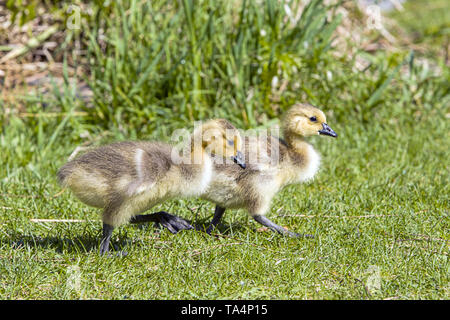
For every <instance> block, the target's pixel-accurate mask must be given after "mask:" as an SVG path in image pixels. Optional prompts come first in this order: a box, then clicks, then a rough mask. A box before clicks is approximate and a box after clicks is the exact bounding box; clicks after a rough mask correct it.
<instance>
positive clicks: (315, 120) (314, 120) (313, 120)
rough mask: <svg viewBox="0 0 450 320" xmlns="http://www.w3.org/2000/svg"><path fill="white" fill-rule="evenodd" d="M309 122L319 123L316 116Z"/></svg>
mask: <svg viewBox="0 0 450 320" xmlns="http://www.w3.org/2000/svg"><path fill="white" fill-rule="evenodd" d="M309 120H311V121H312V122H317V118H316V116H312V117H311V118H309Z"/></svg>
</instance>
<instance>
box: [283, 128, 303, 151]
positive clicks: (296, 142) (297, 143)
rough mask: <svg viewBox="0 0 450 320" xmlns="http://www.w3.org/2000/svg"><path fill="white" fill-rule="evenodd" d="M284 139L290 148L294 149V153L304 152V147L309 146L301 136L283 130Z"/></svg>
mask: <svg viewBox="0 0 450 320" xmlns="http://www.w3.org/2000/svg"><path fill="white" fill-rule="evenodd" d="M284 139H285V141H286V143H287V145H288V147H289V149H290V150H293V151H295V152H296V153H304V151H305V150H306V148H307V147H308V146H309V143H307V142H306V141H305V139H304V137H303V136H299V135H297V134H294V133H291V132H286V131H285V132H284Z"/></svg>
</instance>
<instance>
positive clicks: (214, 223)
mask: <svg viewBox="0 0 450 320" xmlns="http://www.w3.org/2000/svg"><path fill="white" fill-rule="evenodd" d="M224 212H225V208H222V207H220V206H216V209H215V211H214V217H213V219H212V221H211V224H210V225H209V227H208V229H206V233H207V234H209V235H211V232H212V231H213V230H214V229H215V228H216V226H217V225H218V224H219V222H220V220H221V219H222V217H223V214H224Z"/></svg>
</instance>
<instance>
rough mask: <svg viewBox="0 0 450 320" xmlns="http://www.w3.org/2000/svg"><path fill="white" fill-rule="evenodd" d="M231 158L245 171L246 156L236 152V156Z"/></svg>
mask: <svg viewBox="0 0 450 320" xmlns="http://www.w3.org/2000/svg"><path fill="white" fill-rule="evenodd" d="M231 158H232V159H233V161H234V163H237V164H238V165H239V166H240V167H241V168H242V169H245V162H244V156H243V154H242V152H240V151H238V152H236V155H235V156H234V157H231Z"/></svg>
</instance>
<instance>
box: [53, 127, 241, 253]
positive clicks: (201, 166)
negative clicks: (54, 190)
mask: <svg viewBox="0 0 450 320" xmlns="http://www.w3.org/2000/svg"><path fill="white" fill-rule="evenodd" d="M230 129H235V128H234V126H232V125H231V124H230V123H229V122H228V121H226V120H223V119H215V120H210V121H208V122H206V123H204V124H203V125H202V126H201V127H200V128H197V129H195V130H194V132H193V134H192V136H191V138H190V144H189V146H188V147H189V149H188V151H189V152H188V153H189V154H188V155H185V154H183V155H180V154H179V153H180V152H179V151H178V150H176V148H175V147H174V146H171V145H168V144H165V143H161V142H145V141H137V142H131V141H128V142H118V143H113V144H110V145H105V146H102V147H99V148H96V149H94V150H91V151H89V152H87V153H85V154H83V155H81V156H79V157H77V158H75V159H74V160H71V161H69V162H68V163H66V164H65V165H64V166H63V167H62V168H61V169H60V170H59V172H58V180H59V182H60V184H61V186H63V187H68V188H69V189H70V190H71V191H72V192H73V193H74V194H75V196H76V197H77V198H78V199H79V200H81V201H82V202H83V203H85V204H87V205H89V206H92V207H97V208H102V209H103V213H102V220H103V236H102V240H101V244H100V254H104V253H106V252H108V250H109V243H110V239H111V236H112V232H113V230H114V228H117V227H118V226H120V225H122V224H124V223H126V222H131V223H139V222H148V221H153V222H157V223H160V224H162V225H163V226H164V227H166V228H168V229H169V231H171V232H172V233H176V232H177V231H179V230H183V229H191V228H192V226H191V225H190V224H189V223H188V222H187V221H185V220H183V219H181V218H178V217H176V216H173V215H171V214H169V213H167V212H164V211H161V212H156V213H153V214H147V215H139V214H140V213H143V212H144V211H146V210H148V209H150V208H151V207H153V206H155V205H156V204H159V203H162V202H163V201H165V200H169V199H173V198H186V197H198V196H200V195H201V194H202V193H203V192H205V190H206V189H207V188H208V185H209V183H210V181H211V178H212V177H213V176H214V173H213V171H214V165H213V161H212V155H214V156H215V157H217V158H220V157H225V158H229V157H232V158H233V160H234V162H235V163H237V164H239V166H241V167H242V168H244V167H245V164H244V163H243V161H242V154H241V153H240V149H241V145H242V141H241V138H240V136H239V135H235V136H232V137H230V134H229V133H230ZM233 132H237V131H233ZM241 170H242V169H241Z"/></svg>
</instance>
